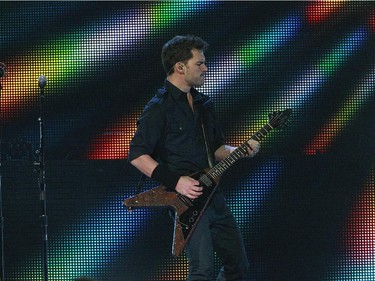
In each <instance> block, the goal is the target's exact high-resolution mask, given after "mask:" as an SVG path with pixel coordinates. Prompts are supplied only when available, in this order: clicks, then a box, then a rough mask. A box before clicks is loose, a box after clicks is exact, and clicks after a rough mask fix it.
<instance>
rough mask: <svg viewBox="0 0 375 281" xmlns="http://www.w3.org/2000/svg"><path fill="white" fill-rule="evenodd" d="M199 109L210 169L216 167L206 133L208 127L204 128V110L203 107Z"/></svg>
mask: <svg viewBox="0 0 375 281" xmlns="http://www.w3.org/2000/svg"><path fill="white" fill-rule="evenodd" d="M199 108H200V110H199V115H200V120H201V126H202V132H203V138H204V144H205V146H206V152H207V160H208V165H209V166H210V168H212V167H213V166H214V160H213V159H212V153H211V148H210V143H209V142H208V136H207V133H206V127H205V126H204V121H203V110H202V109H201V107H199Z"/></svg>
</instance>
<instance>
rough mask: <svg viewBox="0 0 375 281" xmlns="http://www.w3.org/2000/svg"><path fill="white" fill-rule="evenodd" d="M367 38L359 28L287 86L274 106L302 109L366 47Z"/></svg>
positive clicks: (365, 32)
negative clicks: (335, 74)
mask: <svg viewBox="0 0 375 281" xmlns="http://www.w3.org/2000/svg"><path fill="white" fill-rule="evenodd" d="M367 38H368V32H367V31H366V30H365V29H364V28H359V29H357V30H356V31H355V32H353V33H351V34H349V35H348V36H347V37H346V38H344V39H343V41H342V42H341V43H340V44H339V45H338V46H337V47H335V48H334V49H332V50H331V51H330V52H329V53H328V54H326V55H324V56H323V58H322V59H321V60H320V61H318V62H317V64H316V65H314V66H311V67H310V69H306V70H304V71H303V72H302V77H301V78H300V79H298V80H296V81H294V82H292V85H289V86H286V90H282V91H281V93H285V95H283V96H280V95H277V97H278V99H277V101H275V102H274V104H283V105H284V106H285V107H288V108H293V109H297V108H301V107H302V106H303V105H304V104H305V103H306V102H307V100H308V98H311V97H312V95H313V94H314V93H316V92H317V91H318V89H319V88H320V87H321V86H322V84H323V83H324V82H326V81H327V80H328V79H329V78H330V77H331V76H332V75H333V74H334V72H335V71H337V70H338V68H339V67H341V66H342V65H343V64H344V63H345V62H347V61H348V60H349V59H350V58H351V57H352V56H353V55H354V53H355V52H356V51H357V50H358V49H360V48H361V47H362V46H363V45H364V43H365V40H366V39H367Z"/></svg>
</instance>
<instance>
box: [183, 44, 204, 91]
mask: <svg viewBox="0 0 375 281" xmlns="http://www.w3.org/2000/svg"><path fill="white" fill-rule="evenodd" d="M191 52H192V54H193V57H192V58H191V59H189V60H188V62H187V63H186V64H185V66H184V68H185V82H186V84H187V85H188V86H189V87H199V86H202V85H203V84H204V74H205V73H206V72H207V66H206V58H205V56H204V54H203V52H202V51H199V50H196V49H193V50H192V51H191Z"/></svg>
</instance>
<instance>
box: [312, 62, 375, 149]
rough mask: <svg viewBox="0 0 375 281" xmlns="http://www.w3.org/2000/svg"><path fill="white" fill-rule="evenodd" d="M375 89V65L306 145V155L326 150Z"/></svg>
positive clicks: (371, 96)
mask: <svg viewBox="0 0 375 281" xmlns="http://www.w3.org/2000/svg"><path fill="white" fill-rule="evenodd" d="M374 91H375V67H374V68H373V69H371V71H370V72H369V73H368V74H367V75H366V77H365V78H364V79H361V80H360V83H359V84H358V85H357V86H356V87H355V89H354V90H353V92H352V94H351V95H350V96H349V97H347V98H346V99H345V101H344V102H343V105H342V107H341V108H340V109H338V110H337V111H336V113H335V114H334V115H333V116H332V117H331V118H330V119H329V120H328V121H327V122H326V123H325V124H324V126H323V127H322V128H321V129H320V130H319V132H318V133H317V134H316V136H315V137H314V139H313V140H311V142H310V143H309V144H308V145H307V146H306V148H305V153H306V154H307V155H315V154H316V152H317V151H319V152H320V153H321V152H327V151H328V149H329V147H330V146H332V144H333V142H334V141H335V139H336V138H337V136H338V135H339V134H340V132H342V131H343V130H344V129H345V126H347V125H348V124H349V123H350V120H353V119H355V117H356V116H357V115H358V113H359V111H360V109H361V108H362V107H364V106H366V104H367V103H368V102H370V100H371V99H372V98H373V96H374Z"/></svg>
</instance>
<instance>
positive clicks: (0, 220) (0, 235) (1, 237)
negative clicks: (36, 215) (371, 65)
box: [0, 76, 5, 280]
mask: <svg viewBox="0 0 375 281" xmlns="http://www.w3.org/2000/svg"><path fill="white" fill-rule="evenodd" d="M0 78H1V76H0ZM1 89H2V87H1V82H0V122H1V123H0V225H1V230H0V232H1V233H0V244H1V280H5V270H4V217H3V196H2V194H3V190H2V173H1V172H2V166H1V165H2V150H1V149H2V136H3V121H2V120H3V116H2V114H1V113H2V110H1Z"/></svg>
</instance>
